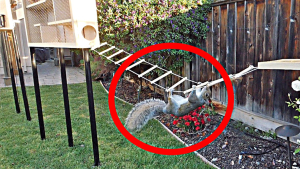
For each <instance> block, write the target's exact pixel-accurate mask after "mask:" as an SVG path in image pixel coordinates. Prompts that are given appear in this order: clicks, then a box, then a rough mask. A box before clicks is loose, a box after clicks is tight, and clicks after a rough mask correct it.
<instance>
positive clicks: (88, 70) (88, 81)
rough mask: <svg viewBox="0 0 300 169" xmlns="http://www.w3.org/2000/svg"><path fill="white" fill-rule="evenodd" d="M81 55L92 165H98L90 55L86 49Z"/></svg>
mask: <svg viewBox="0 0 300 169" xmlns="http://www.w3.org/2000/svg"><path fill="white" fill-rule="evenodd" d="M83 57H84V62H85V75H86V86H87V93H88V102H89V113H90V123H91V132H92V142H93V151H94V162H95V163H94V166H99V165H100V160H99V148H98V138H97V127H96V117H95V107H94V96H93V85H92V77H91V67H90V56H89V51H88V49H83Z"/></svg>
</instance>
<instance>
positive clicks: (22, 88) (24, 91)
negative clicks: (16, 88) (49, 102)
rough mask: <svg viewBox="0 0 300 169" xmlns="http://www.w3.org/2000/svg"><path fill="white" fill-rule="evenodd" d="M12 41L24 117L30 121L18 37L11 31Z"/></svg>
mask: <svg viewBox="0 0 300 169" xmlns="http://www.w3.org/2000/svg"><path fill="white" fill-rule="evenodd" d="M12 37H13V41H14V46H15V47H14V49H15V55H16V61H17V67H18V70H19V78H20V84H21V90H22V95H23V102H24V107H25V112H26V118H27V120H28V121H31V116H30V110H29V104H28V99H27V94H26V88H25V82H24V75H23V69H22V64H21V57H20V53H19V46H18V42H17V41H18V39H17V36H16V35H15V33H14V32H13V35H12Z"/></svg>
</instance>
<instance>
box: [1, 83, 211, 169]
mask: <svg viewBox="0 0 300 169" xmlns="http://www.w3.org/2000/svg"><path fill="white" fill-rule="evenodd" d="M93 85H94V86H93V87H94V97H95V98H94V99H95V109H96V118H97V130H98V131H97V132H98V143H99V152H100V161H101V164H102V165H101V167H99V168H126V169H127V168H130V169H131V168H210V167H209V166H207V165H205V164H204V163H203V162H202V161H201V160H200V159H199V158H198V157H196V156H195V155H194V154H193V153H190V154H186V155H180V156H164V155H157V154H153V153H149V152H147V151H144V150H142V149H140V148H138V147H136V146H135V145H133V144H132V143H130V142H129V141H127V140H126V138H125V137H124V136H123V135H122V134H121V133H120V132H119V131H118V130H117V128H116V127H115V125H114V123H113V121H112V119H111V117H110V113H109V109H108V102H107V97H108V96H107V94H106V93H105V91H104V89H103V88H102V86H101V85H100V84H99V83H96V82H95V83H93ZM18 93H19V98H20V99H19V100H20V106H21V113H20V114H17V113H16V112H15V105H14V101H13V93H12V90H11V88H1V89H0V109H1V111H0V169H3V168H92V165H93V151H92V141H91V132H90V123H89V112H88V102H87V93H86V88H85V84H74V85H69V99H70V109H71V118H72V127H73V137H74V147H72V148H69V147H68V141H67V132H66V124H65V116H64V105H63V96H62V88H61V85H56V86H41V97H42V105H43V113H44V122H45V130H46V140H43V141H42V140H41V139H40V134H39V125H38V120H37V111H36V103H35V95H34V88H33V87H27V95H28V99H29V106H30V111H31V116H32V121H31V122H29V121H27V120H26V117H25V112H24V106H23V101H22V95H21V90H20V88H18ZM116 104H117V105H116V106H117V111H118V114H119V115H120V119H121V121H122V122H124V120H125V118H126V115H127V113H128V112H129V110H130V109H131V106H130V105H127V104H125V103H123V102H121V101H117V103H116ZM135 136H136V137H137V138H139V139H140V140H141V141H143V142H146V143H148V144H151V145H154V146H157V147H162V148H179V147H183V145H182V144H181V143H179V142H178V141H177V140H176V139H174V138H173V137H172V136H171V135H170V134H169V133H168V132H167V131H165V130H164V129H163V128H162V127H161V125H160V124H159V123H158V122H156V121H154V120H152V121H151V122H150V123H149V124H147V125H146V126H145V128H144V129H143V130H142V131H141V132H139V133H137V134H136V135H135Z"/></svg>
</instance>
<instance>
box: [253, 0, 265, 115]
mask: <svg viewBox="0 0 300 169" xmlns="http://www.w3.org/2000/svg"><path fill="white" fill-rule="evenodd" d="M264 11H265V3H264V0H257V1H256V37H255V38H256V44H255V45H256V47H255V57H254V58H255V63H254V64H255V65H256V64H257V62H258V61H262V60H263V45H262V44H263V42H264V31H265V29H264V23H265V22H264V21H265V20H264V14H265V12H264ZM253 77H254V80H253V91H254V92H255V93H254V101H253V111H254V112H255V113H262V111H261V93H262V92H261V91H262V90H263V88H262V87H263V86H262V74H261V71H255V72H254V75H253Z"/></svg>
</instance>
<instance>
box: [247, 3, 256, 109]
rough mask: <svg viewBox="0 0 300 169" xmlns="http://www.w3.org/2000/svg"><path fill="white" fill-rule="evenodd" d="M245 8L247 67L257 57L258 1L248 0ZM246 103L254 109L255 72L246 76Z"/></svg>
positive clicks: (248, 107) (249, 107) (252, 63)
mask: <svg viewBox="0 0 300 169" xmlns="http://www.w3.org/2000/svg"><path fill="white" fill-rule="evenodd" d="M245 3H246V6H245V7H246V8H245V36H244V37H245V41H246V42H245V48H246V49H245V51H246V67H248V66H249V65H255V64H254V58H255V46H256V43H255V42H256V41H255V36H256V1H246V2H245ZM245 77H246V79H247V82H246V85H247V87H246V91H247V94H246V104H245V107H244V109H246V110H247V111H252V107H253V99H254V94H255V92H254V91H253V73H251V74H247V75H246V76H245Z"/></svg>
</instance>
